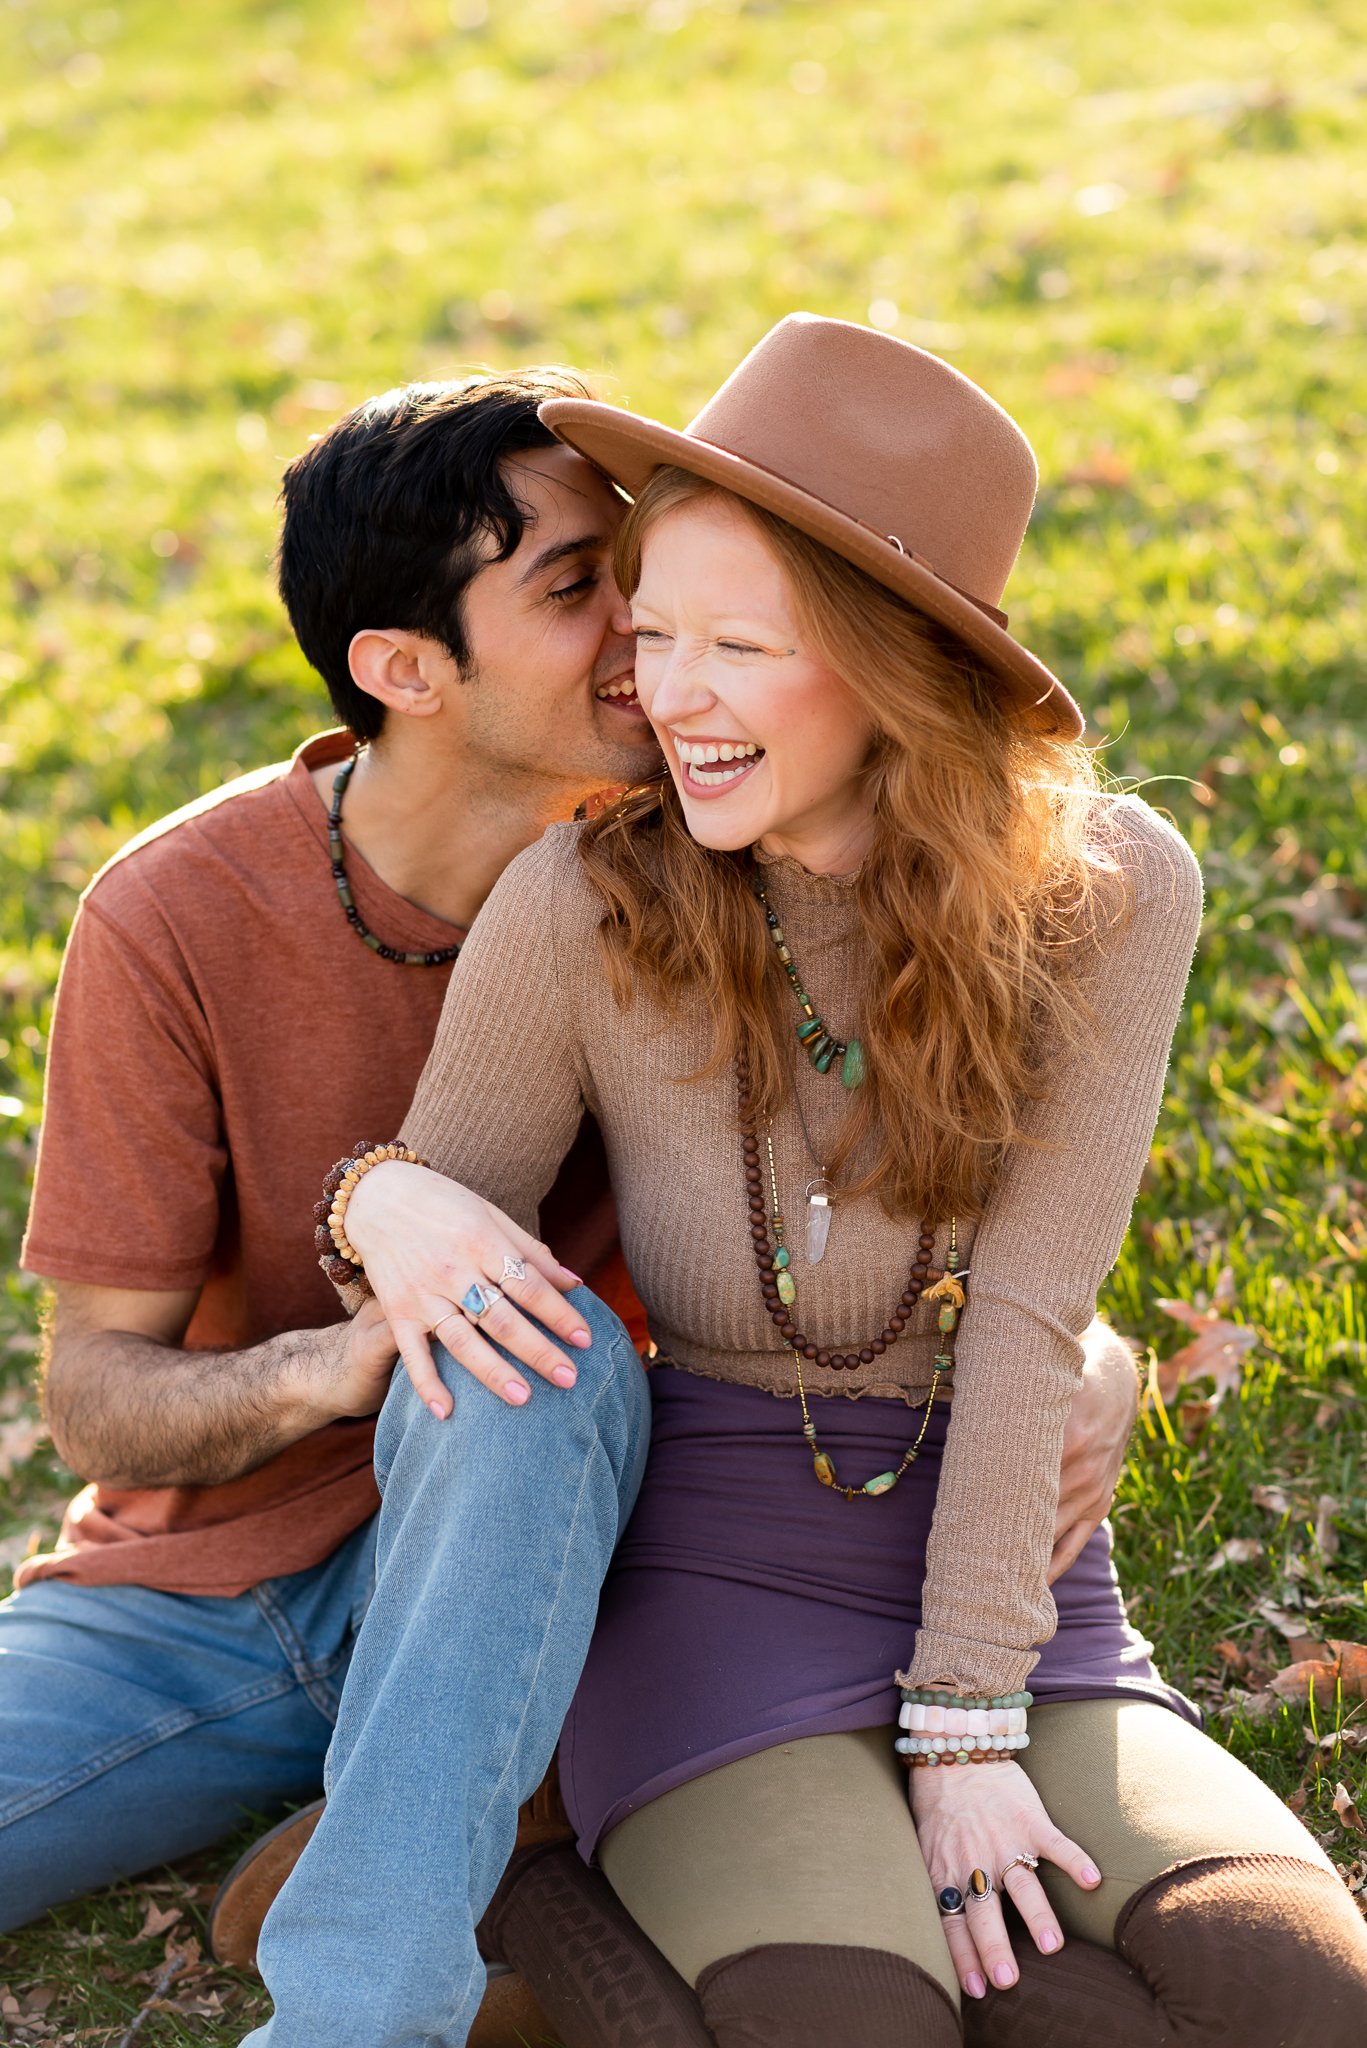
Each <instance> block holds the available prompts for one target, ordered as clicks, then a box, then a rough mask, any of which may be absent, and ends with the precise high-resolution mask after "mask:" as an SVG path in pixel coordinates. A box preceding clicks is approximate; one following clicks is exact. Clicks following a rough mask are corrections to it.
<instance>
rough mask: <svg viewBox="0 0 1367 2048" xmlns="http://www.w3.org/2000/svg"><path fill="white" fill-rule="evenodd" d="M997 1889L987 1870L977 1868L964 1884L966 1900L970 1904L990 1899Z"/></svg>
mask: <svg viewBox="0 0 1367 2048" xmlns="http://www.w3.org/2000/svg"><path fill="white" fill-rule="evenodd" d="M996 1889H997V1887H996V1886H995V1885H994V1884H993V1882H992V1880H991V1878H990V1877H989V1876H988V1874H987V1872H986V1871H985V1870H975V1871H974V1872H973V1874H972V1876H971V1877H970V1878H969V1880H968V1883H967V1884H966V1885H965V1886H964V1901H965V1903H966V1904H967V1905H970V1906H972V1905H974V1904H977V1903H981V1901H982V1900H983V1899H990V1898H991V1896H992V1894H993V1892H994V1891H995V1890H996Z"/></svg>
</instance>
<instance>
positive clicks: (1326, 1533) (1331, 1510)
mask: <svg viewBox="0 0 1367 2048" xmlns="http://www.w3.org/2000/svg"><path fill="white" fill-rule="evenodd" d="M1339 1506H1340V1503H1339V1502H1338V1501H1336V1500H1335V1499H1334V1496H1333V1494H1332V1493H1322V1494H1321V1495H1320V1497H1319V1500H1318V1502H1317V1504H1316V1507H1315V1548H1316V1549H1317V1550H1318V1551H1319V1554H1320V1556H1321V1557H1322V1558H1323V1559H1324V1560H1325V1562H1326V1563H1327V1562H1328V1561H1329V1559H1330V1558H1331V1557H1332V1556H1333V1555H1334V1552H1335V1551H1336V1550H1337V1549H1338V1547H1339V1532H1338V1530H1337V1529H1336V1528H1335V1527H1334V1516H1335V1515H1336V1514H1337V1513H1338V1512H1339Z"/></svg>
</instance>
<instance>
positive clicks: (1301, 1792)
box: [1286, 1785, 1310, 1817]
mask: <svg viewBox="0 0 1367 2048" xmlns="http://www.w3.org/2000/svg"><path fill="white" fill-rule="evenodd" d="M1309 1797H1310V1787H1309V1786H1308V1785H1297V1787H1296V1789H1295V1791H1294V1792H1293V1793H1292V1794H1291V1797H1290V1798H1289V1799H1288V1800H1287V1802H1286V1803H1287V1805H1288V1806H1289V1807H1290V1808H1291V1811H1292V1812H1293V1813H1294V1814H1296V1815H1297V1816H1298V1817H1299V1816H1300V1815H1301V1814H1303V1813H1304V1812H1305V1802H1306V1800H1307V1799H1308V1798H1309Z"/></svg>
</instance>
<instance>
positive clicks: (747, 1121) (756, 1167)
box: [736, 1053, 968, 1500]
mask: <svg viewBox="0 0 1367 2048" xmlns="http://www.w3.org/2000/svg"><path fill="white" fill-rule="evenodd" d="M736 1083H737V1102H738V1106H739V1110H740V1126H741V1155H742V1158H743V1160H744V1165H745V1195H746V1203H747V1206H748V1209H749V1216H750V1242H751V1246H752V1248H753V1250H754V1254H755V1264H756V1267H757V1268H758V1270H759V1280H760V1291H761V1292H762V1294H763V1296H764V1305H765V1307H766V1308H767V1309H768V1311H769V1316H770V1320H771V1321H772V1322H773V1323H774V1325H775V1327H776V1328H777V1330H778V1334H779V1336H780V1337H781V1338H782V1339H783V1342H784V1344H785V1345H786V1346H787V1347H788V1349H789V1350H790V1351H791V1352H792V1354H793V1363H794V1365H795V1366H796V1368H797V1392H798V1399H799V1400H800V1401H801V1403H802V1433H803V1435H804V1436H805V1437H806V1439H807V1444H808V1447H809V1449H810V1450H811V1453H812V1466H813V1470H814V1471H815V1474H816V1477H817V1479H818V1480H819V1482H820V1483H821V1485H822V1486H829V1487H832V1488H834V1490H835V1491H836V1492H837V1493H842V1494H843V1495H844V1496H845V1498H846V1500H858V1499H865V1498H870V1497H876V1496H877V1495H879V1494H881V1493H890V1492H891V1491H892V1489H893V1487H894V1486H896V1484H897V1482H898V1480H899V1479H900V1478H901V1477H902V1475H903V1473H904V1472H906V1471H907V1470H908V1469H909V1468H910V1467H911V1466H912V1465H913V1464H915V1462H916V1459H917V1458H918V1457H919V1456H920V1450H921V1443H922V1439H923V1438H924V1436H925V1433H926V1430H927V1428H928V1426H929V1423H930V1411H931V1407H932V1406H933V1404H934V1401H935V1396H936V1394H937V1392H938V1391H939V1388H940V1386H941V1385H942V1383H943V1382H944V1381H945V1380H946V1379H947V1378H948V1376H949V1375H950V1374H951V1373H952V1372H953V1370H954V1331H955V1329H956V1327H957V1325H958V1321H959V1311H960V1310H961V1309H962V1307H963V1305H964V1286H963V1283H964V1281H965V1280H966V1279H967V1278H968V1271H967V1268H965V1269H964V1271H963V1272H960V1271H959V1256H958V1243H957V1240H958V1223H957V1219H955V1220H954V1221H952V1222H951V1224H950V1235H949V1250H948V1252H947V1254H946V1264H947V1266H948V1271H947V1272H946V1273H945V1274H944V1276H943V1278H942V1279H940V1280H939V1281H937V1282H936V1284H935V1285H934V1286H933V1287H931V1288H929V1289H927V1286H926V1282H927V1281H928V1279H929V1278H930V1260H931V1254H932V1252H933V1251H934V1248H935V1233H934V1231H933V1230H930V1229H929V1228H928V1227H927V1226H926V1225H924V1224H923V1225H922V1227H921V1232H920V1236H919V1238H918V1240H917V1247H916V1257H915V1259H914V1260H913V1261H912V1267H911V1273H910V1276H909V1278H908V1280H907V1284H906V1286H905V1287H904V1288H903V1290H902V1295H901V1299H900V1300H899V1301H898V1304H897V1307H896V1308H895V1309H894V1310H893V1313H892V1314H891V1315H890V1316H889V1318H888V1320H887V1323H886V1325H885V1327H884V1329H883V1332H882V1335H881V1336H878V1337H873V1338H871V1339H870V1340H869V1342H868V1343H867V1344H862V1345H860V1346H859V1347H858V1348H857V1349H852V1350H849V1351H827V1350H824V1349H822V1348H820V1347H819V1346H818V1345H816V1344H814V1343H813V1342H812V1340H811V1338H810V1337H808V1336H807V1335H806V1333H805V1332H804V1331H802V1330H800V1329H799V1328H798V1326H797V1324H796V1322H795V1321H794V1320H793V1313H792V1311H793V1310H794V1308H795V1307H796V1305H797V1284H796V1282H795V1281H794V1279H793V1275H792V1256H791V1254H790V1252H789V1250H788V1247H787V1245H786V1244H785V1242H784V1224H783V1214H782V1210H781V1207H780V1204H779V1195H778V1171H777V1168H776V1166H775V1164H774V1138H773V1127H772V1125H766V1127H765V1132H764V1143H765V1150H766V1153H767V1155H768V1166H769V1187H770V1198H771V1199H770V1202H768V1203H766V1201H765V1195H764V1173H763V1168H762V1167H761V1164H760V1139H759V1131H758V1129H757V1127H756V1124H755V1118H754V1113H753V1102H752V1097H751V1093H750V1065H749V1061H748V1059H747V1058H746V1056H745V1055H744V1054H743V1053H742V1054H741V1055H739V1056H738V1058H737V1061H736ZM771 1233H772V1235H771ZM922 1295H924V1296H925V1298H926V1300H927V1301H938V1302H939V1303H940V1316H939V1327H940V1347H941V1348H940V1350H939V1352H938V1353H937V1354H936V1357H935V1368H934V1372H933V1374H932V1377H931V1383H930V1393H929V1395H928V1396H927V1398H926V1404H925V1409H924V1411H923V1413H922V1417H921V1427H920V1430H919V1432H918V1433H917V1436H916V1440H915V1442H914V1443H912V1444H909V1445H908V1447H907V1449H906V1451H905V1452H904V1454H903V1457H902V1462H901V1464H900V1465H899V1466H898V1467H897V1468H896V1470H895V1471H889V1472H879V1473H877V1474H875V1476H874V1477H873V1478H872V1479H868V1480H865V1482H864V1484H863V1485H862V1486H842V1485H841V1484H840V1482H839V1480H838V1479H837V1478H836V1473H835V1464H834V1461H833V1460H832V1458H831V1457H830V1454H829V1453H828V1452H826V1451H823V1450H822V1449H821V1446H820V1444H819V1443H818V1442H817V1437H816V1424H815V1423H814V1422H813V1421H812V1418H811V1414H810V1412H809V1410H808V1407H807V1389H806V1386H805V1384H804V1382H803V1377H802V1365H803V1360H804V1359H805V1360H807V1361H808V1362H809V1363H811V1364H814V1365H817V1366H819V1367H822V1368H825V1369H828V1370H830V1371H832V1372H853V1371H854V1370H855V1369H856V1368H857V1367H859V1366H861V1365H872V1363H873V1361H874V1359H875V1358H881V1357H882V1356H883V1354H884V1352H885V1351H886V1350H887V1349H888V1346H889V1345H890V1344H895V1343H896V1342H897V1339H898V1338H899V1337H900V1336H901V1334H902V1332H903V1331H904V1330H905V1329H906V1326H907V1320H908V1318H909V1317H910V1315H911V1313H912V1310H913V1309H914V1308H915V1307H916V1305H917V1303H918V1302H919V1301H920V1299H921V1297H922Z"/></svg>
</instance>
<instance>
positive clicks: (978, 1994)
mask: <svg viewBox="0 0 1367 2048" xmlns="http://www.w3.org/2000/svg"><path fill="white" fill-rule="evenodd" d="M964 1990H965V1991H966V1992H967V1993H968V1995H969V1997H970V1998H986V1996H987V1986H986V1984H984V1982H983V1980H982V1978H981V1977H980V1976H979V1975H978V1973H977V1971H976V1970H970V1971H969V1973H968V1975H967V1977H966V1978H965V1979H964Z"/></svg>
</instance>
